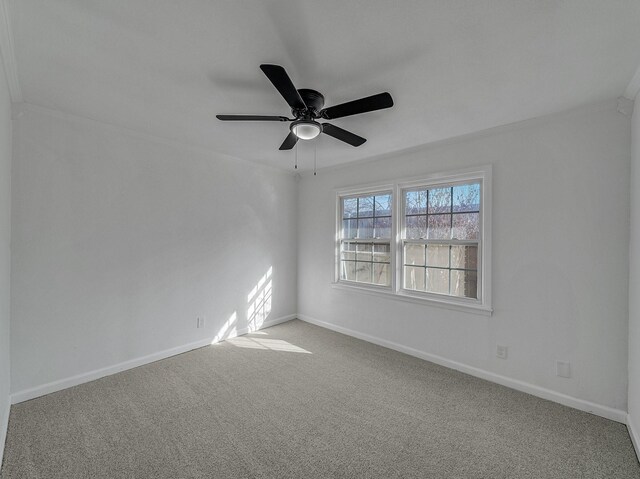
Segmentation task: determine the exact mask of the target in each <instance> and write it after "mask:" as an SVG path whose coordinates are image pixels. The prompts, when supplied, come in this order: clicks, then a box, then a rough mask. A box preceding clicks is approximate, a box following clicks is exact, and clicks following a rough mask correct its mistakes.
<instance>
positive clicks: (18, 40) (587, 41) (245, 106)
mask: <svg viewBox="0 0 640 479" xmlns="http://www.w3.org/2000/svg"><path fill="white" fill-rule="evenodd" d="M8 7H9V13H10V16H11V20H12V28H13V34H14V44H15V56H16V62H17V69H18V77H19V81H20V87H21V89H22V93H23V97H24V101H26V102H28V103H32V104H36V105H40V106H44V107H48V108H54V109H57V110H61V111H64V112H69V113H73V114H76V115H80V116H83V117H88V118H92V119H96V120H101V121H105V122H108V123H113V124H118V125H121V126H124V127H128V128H132V129H135V130H138V131H141V132H144V133H149V134H153V135H157V136H162V137H165V138H169V139H172V140H177V141H180V142H184V143H188V144H193V145H197V146H203V147H206V148H210V149H213V150H216V151H219V152H222V153H225V154H229V155H233V156H236V157H240V158H245V159H249V160H253V161H259V162H264V163H268V164H271V165H275V166H282V167H285V168H291V167H292V164H293V155H294V152H293V151H289V152H282V151H279V150H278V147H279V146H280V143H282V141H283V140H284V138H285V136H286V135H287V133H288V124H286V123H277V122H273V123H223V122H220V121H218V120H216V119H215V114H217V113H238V114H241V113H253V114H266V115H287V116H290V111H289V108H288V106H287V104H286V103H285V101H284V100H283V99H282V98H281V97H280V96H279V94H278V93H277V91H276V90H275V88H274V87H273V86H272V85H271V83H270V82H269V81H268V80H267V78H266V77H265V76H264V74H263V73H262V72H261V71H260V69H259V65H260V64H261V63H276V64H280V65H282V66H284V67H285V69H286V70H287V72H288V73H289V75H290V76H291V78H292V80H293V82H294V84H295V85H296V87H297V88H313V89H316V90H319V91H320V92H322V93H323V94H324V95H325V99H326V106H331V105H335V104H337V103H342V102H344V101H348V100H353V99H356V98H360V97H364V96H368V95H372V94H375V93H379V92H382V91H389V92H390V93H391V95H392V96H393V98H394V100H395V106H394V107H393V108H392V109H390V110H382V111H378V112H371V113H366V114H363V115H359V116H354V117H350V118H343V119H339V120H334V121H333V123H334V124H336V125H337V126H340V127H342V128H345V129H348V130H351V131H353V132H354V133H356V134H358V135H361V136H364V137H365V138H367V139H368V141H367V143H365V144H364V145H363V146H361V147H359V148H354V147H351V146H349V145H347V144H344V143H341V142H339V141H337V140H335V139H333V138H331V137H328V136H325V135H321V137H320V138H319V140H316V141H317V158H318V166H319V167H322V166H329V165H333V164H337V163H344V162H348V161H353V160H358V159H362V158H366V157H370V156H374V155H379V154H383V153H388V152H392V151H396V150H401V149H405V148H410V147H415V146H418V145H422V144H426V143H430V142H433V141H437V140H443V139H446V138H451V137H455V136H458V135H462V134H466V133H471V132H475V131H479V130H484V129H487V128H491V127H494V126H498V125H503V124H508V123H512V122H516V121H520V120H524V119H528V118H532V117H537V116H540V115H545V114H548V113H553V112H556V111H562V110H566V109H569V108H572V107H576V106H579V105H582V104H586V103H591V102H596V101H600V100H605V99H610V98H615V97H617V96H619V95H622V94H623V92H624V90H625V87H626V86H627V84H628V83H629V81H630V80H631V78H632V76H633V74H634V72H635V70H636V68H637V67H638V64H640V28H639V26H640V1H638V0H607V1H602V0H484V1H483V0H467V1H460V0H446V1H444V0H415V1H395V2H392V1H389V0H350V1H346V0H322V1H319V0H314V1H300V0H298V1H296V0H277V1H275V0H272V1H268V0H254V1H247V0H245V1H243V0H237V1H223V0H181V1H176V0H109V1H104V0H8ZM301 143H302V142H301ZM299 155H300V158H301V162H302V166H309V165H310V163H309V161H310V158H311V157H312V155H313V142H304V144H301V146H300V149H299Z"/></svg>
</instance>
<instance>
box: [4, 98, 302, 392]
mask: <svg viewBox="0 0 640 479" xmlns="http://www.w3.org/2000/svg"><path fill="white" fill-rule="evenodd" d="M15 128H16V138H15V141H16V155H15V159H14V165H13V166H14V189H13V220H14V222H13V244H14V245H15V248H14V250H13V258H12V260H13V278H12V281H13V293H12V300H13V316H12V325H13V326H12V332H11V345H12V368H13V369H12V392H20V391H23V390H25V389H29V388H32V387H37V386H40V385H42V384H45V383H48V382H52V381H57V380H61V379H65V378H68V377H70V376H74V375H78V374H83V373H86V372H89V371H93V370H96V369H99V368H104V367H109V366H112V365H114V364H117V363H120V362H123V361H127V360H131V359H136V358H139V357H142V356H146V355H149V354H153V353H156V352H159V351H163V350H166V349H169V348H173V347H178V346H182V345H185V344H189V343H192V342H196V341H199V340H202V339H206V338H214V337H215V336H217V335H218V334H220V333H221V332H222V330H223V329H224V328H225V324H226V323H227V321H228V320H229V319H230V318H232V317H235V319H236V323H235V325H233V326H234V327H236V328H243V327H246V326H247V323H248V321H249V320H250V319H252V318H250V317H249V316H250V315H251V312H252V309H251V308H252V306H254V305H253V302H254V299H252V300H251V301H248V296H249V294H250V292H251V291H252V290H253V288H254V287H256V285H257V284H258V283H259V282H260V279H261V278H262V277H264V276H265V275H267V272H268V271H269V270H271V274H270V276H269V278H268V281H267V282H266V283H263V284H262V285H261V286H262V287H266V285H268V282H269V281H271V286H272V290H271V291H272V295H271V305H270V309H271V310H270V312H269V315H268V318H267V319H275V318H278V317H282V316H286V315H290V314H293V313H295V308H296V243H295V242H296V238H295V235H293V234H291V233H290V232H293V231H295V221H296V215H295V203H296V202H295V195H296V186H295V180H294V178H293V176H292V174H291V173H290V172H286V171H281V170H275V169H272V168H268V167H263V166H258V165H256V164H253V163H249V162H246V161H242V160H238V159H234V158H225V157H221V156H216V155H214V154H212V153H210V152H207V151H201V150H196V149H191V148H187V147H184V146H180V145H176V144H172V143H169V142H164V141H159V140H155V139H151V138H147V137H143V136H140V135H134V134H132V133H130V132H127V131H126V130H122V129H119V128H116V127H110V126H107V125H104V124H100V123H97V122H92V121H88V120H81V119H78V118H74V117H69V116H65V115H62V114H57V113H54V112H48V111H45V110H42V109H38V108H35V107H29V106H27V107H25V110H24V112H23V114H22V115H21V116H20V118H19V119H18V120H17V121H16V125H15ZM234 314H235V316H234ZM197 317H204V318H205V327H204V328H202V329H197V328H196V318H197ZM233 326H232V327H233Z"/></svg>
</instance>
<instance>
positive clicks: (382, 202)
mask: <svg viewBox="0 0 640 479" xmlns="http://www.w3.org/2000/svg"><path fill="white" fill-rule="evenodd" d="M375 202H376V216H391V195H380V196H378V195H376V197H375Z"/></svg>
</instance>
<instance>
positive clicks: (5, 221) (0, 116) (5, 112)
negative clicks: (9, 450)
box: [0, 62, 11, 463]
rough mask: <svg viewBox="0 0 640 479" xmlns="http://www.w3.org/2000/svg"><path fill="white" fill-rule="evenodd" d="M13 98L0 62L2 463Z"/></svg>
mask: <svg viewBox="0 0 640 479" xmlns="http://www.w3.org/2000/svg"><path fill="white" fill-rule="evenodd" d="M10 242H11V99H10V97H9V89H8V86H7V80H6V77H5V74H4V70H3V66H2V62H0V463H1V462H2V452H3V450H4V438H5V436H4V435H5V433H6V430H5V426H6V424H7V420H8V417H7V415H8V413H9V391H10V364H9V316H10V296H11V295H10V284H11V282H10V274H11V254H10Z"/></svg>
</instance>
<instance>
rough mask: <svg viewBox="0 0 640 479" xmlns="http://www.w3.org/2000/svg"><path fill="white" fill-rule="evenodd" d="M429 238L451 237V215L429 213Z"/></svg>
mask: <svg viewBox="0 0 640 479" xmlns="http://www.w3.org/2000/svg"><path fill="white" fill-rule="evenodd" d="M428 237H429V239H451V215H429V224H428Z"/></svg>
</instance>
